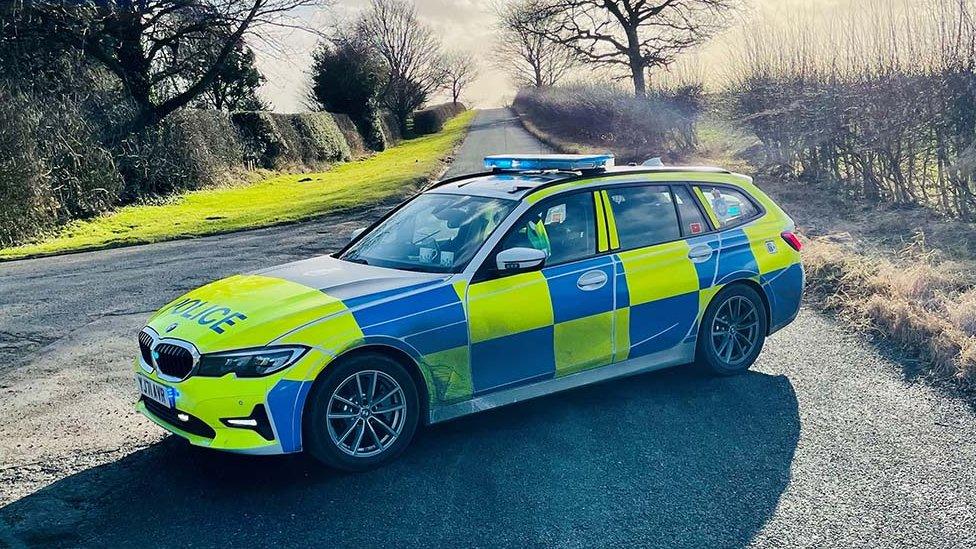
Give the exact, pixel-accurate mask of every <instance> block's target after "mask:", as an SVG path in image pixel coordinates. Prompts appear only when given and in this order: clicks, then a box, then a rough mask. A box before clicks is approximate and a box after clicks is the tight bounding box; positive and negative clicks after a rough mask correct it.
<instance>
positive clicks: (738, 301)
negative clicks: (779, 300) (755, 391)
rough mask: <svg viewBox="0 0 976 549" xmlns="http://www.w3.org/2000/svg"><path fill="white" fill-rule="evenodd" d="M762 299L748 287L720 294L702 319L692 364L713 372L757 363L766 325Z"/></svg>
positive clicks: (730, 371) (729, 371)
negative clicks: (694, 363) (694, 362)
mask: <svg viewBox="0 0 976 549" xmlns="http://www.w3.org/2000/svg"><path fill="white" fill-rule="evenodd" d="M768 322H769V321H768V319H767V318H766V308H765V307H764V306H763V302H762V298H761V297H760V296H759V294H758V293H757V292H756V290H754V289H752V288H751V287H749V286H745V285H738V284H737V285H734V286H729V287H727V288H725V289H723V290H722V291H720V292H719V293H718V294H717V295H716V296H715V298H714V299H712V303H711V304H709V306H708V309H706V310H705V315H704V316H703V317H702V322H701V328H700V329H699V332H698V349H697V353H696V359H695V361H696V362H697V363H698V364H699V365H700V366H703V367H705V368H708V369H709V370H711V371H712V372H715V373H717V374H720V375H731V374H737V373H740V372H744V371H746V370H748V369H749V367H750V366H752V364H753V363H754V362H755V361H756V358H757V357H758V356H759V352H760V351H762V348H763V343H764V342H765V340H766V331H767V326H768Z"/></svg>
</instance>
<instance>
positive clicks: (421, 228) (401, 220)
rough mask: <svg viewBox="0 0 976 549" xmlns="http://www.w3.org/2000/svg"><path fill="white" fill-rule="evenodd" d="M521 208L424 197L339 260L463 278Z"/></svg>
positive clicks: (457, 198) (500, 202)
mask: <svg viewBox="0 0 976 549" xmlns="http://www.w3.org/2000/svg"><path fill="white" fill-rule="evenodd" d="M516 204H517V202H515V201H514V200H504V199H499V198H486V197H480V196H465V195H453V194H435V193H431V194H423V195H420V196H418V197H417V198H415V199H414V200H413V201H411V202H410V203H409V204H407V205H406V206H404V207H402V208H400V209H399V210H398V211H397V212H396V213H394V214H393V215H392V216H390V217H389V218H388V219H386V220H385V221H384V222H383V223H381V224H380V225H379V226H377V227H376V228H374V229H373V230H372V231H370V232H369V233H368V234H366V235H364V236H363V237H362V238H361V239H360V240H359V241H357V242H356V243H355V244H354V245H353V246H352V247H350V248H349V249H348V250H346V252H345V253H343V254H342V255H341V256H340V257H339V258H340V259H343V260H346V261H352V262H354V263H364V264H367V265H377V266H380V267H388V268H392V269H403V270H408V271H421V272H431V273H451V272H459V271H460V270H462V269H464V267H465V265H467V264H468V262H469V261H471V258H472V257H474V255H475V254H476V253H477V252H478V250H479V249H480V248H481V246H482V245H484V243H485V241H486V240H487V239H488V237H489V236H491V233H492V232H494V230H495V229H496V228H497V227H498V225H499V224H500V223H501V222H502V221H503V220H504V219H505V218H506V217H508V214H510V213H511V211H512V209H513V208H514V207H515V205H516Z"/></svg>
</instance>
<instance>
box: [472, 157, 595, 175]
mask: <svg viewBox="0 0 976 549" xmlns="http://www.w3.org/2000/svg"><path fill="white" fill-rule="evenodd" d="M612 167H613V155H612V154H535V155H529V154H515V155H512V154H497V155H493V156H486V157H485V169H486V170H492V171H516V172H529V171H547V170H558V171H570V172H579V171H590V170H605V169H607V168H612Z"/></svg>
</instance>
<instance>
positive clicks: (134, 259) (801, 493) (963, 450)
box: [0, 110, 976, 547]
mask: <svg viewBox="0 0 976 549" xmlns="http://www.w3.org/2000/svg"><path fill="white" fill-rule="evenodd" d="M530 147H532V148H537V149H538V150H542V147H541V145H539V144H537V143H535V141H534V140H533V139H532V138H531V137H530V136H529V135H528V134H526V133H525V132H524V131H522V130H521V129H520V128H519V126H518V124H517V121H515V120H513V119H512V117H511V113H510V112H508V111H506V110H494V111H483V112H481V113H480V114H479V115H478V117H477V119H476V121H475V123H474V126H473V128H472V133H471V137H470V138H469V139H468V140H467V142H466V143H465V145H464V147H463V148H462V150H461V151H460V153H459V158H458V160H457V164H456V165H461V166H465V167H471V168H477V167H478V164H479V161H480V157H481V156H482V155H483V154H487V153H494V152H506V149H507V150H509V151H518V150H526V149H529V148H530ZM381 210H382V208H376V209H373V210H371V211H366V212H359V213H355V214H350V215H344V216H335V217H332V218H328V219H323V220H319V221H314V222H309V223H303V224H298V225H291V226H286V227H277V228H271V229H264V230H257V231H249V232H243V233H236V234H229V235H222V236H215V237H209V238H200V239H196V240H185V241H180V242H170V243H163V244H155V245H149V246H140V247H133V248H124V249H117V250H107V251H98V252H92V253H84V254H76V255H68V256H62V257H53V258H46V259H38V260H31V261H21V262H15V263H7V264H2V265H0V338H2V339H0V349H2V350H3V352H4V353H5V360H4V361H2V362H0V505H2V507H0V547H2V546H4V545H5V544H6V545H11V546H20V545H71V546H74V545H84V546H96V545H100V546H120V545H135V544H138V543H152V544H154V545H157V546H185V545H195V546H212V545H229V544H233V545H239V546H243V545H258V544H261V545H266V544H272V543H274V544H279V545H285V546H306V545H309V544H313V543H314V544H316V545H322V546H330V545H342V546H355V547H381V546H421V545H430V546H457V545H461V546H495V545H500V546H551V545H559V546H570V547H589V546H611V545H624V544H627V545H638V546H670V547H741V546H747V545H754V546H759V547H795V546H808V547H814V546H815V547H850V546H858V547H868V546H904V545H914V546H925V547H964V546H968V547H973V546H976V531H974V525H976V465H974V464H976V419H974V415H973V412H972V410H971V409H970V408H969V407H967V405H965V404H964V403H962V402H960V401H957V400H953V399H951V398H949V397H945V396H942V395H940V394H939V393H938V392H937V391H935V390H933V389H931V388H929V387H927V386H926V385H924V384H920V383H914V382H910V381H906V379H905V374H903V371H904V370H903V366H902V365H900V364H899V363H898V362H897V361H895V360H892V359H890V358H886V357H885V356H883V355H882V354H879V352H878V351H877V350H876V349H875V348H874V347H873V346H871V345H870V344H868V343H867V342H865V341H864V340H863V339H862V338H860V337H858V336H856V335H853V334H851V333H849V332H848V331H846V330H845V329H844V328H843V327H842V326H841V325H840V324H838V323H837V322H835V321H834V320H831V319H829V318H827V317H824V316H822V315H820V314H818V313H815V312H812V311H809V310H804V311H802V312H801V314H800V316H799V318H798V319H797V321H796V322H795V323H794V324H793V325H792V326H790V327H789V328H787V329H786V330H783V331H782V332H780V333H778V334H776V335H775V336H773V337H772V338H771V339H770V340H769V342H768V346H767V348H766V349H765V350H764V352H763V354H762V356H761V357H760V360H759V362H758V364H757V366H756V367H755V371H753V372H750V373H748V374H746V375H742V376H738V377H731V378H713V377H707V376H704V375H701V374H698V373H696V372H695V371H693V370H691V369H688V368H679V369H674V370H670V371H664V372H657V373H652V374H648V375H643V376H639V377H634V378H629V379H623V380H618V381H613V382H609V383H605V384H602V385H597V386H591V387H586V388H582V389H578V390H575V391H571V392H567V393H563V394H558V395H554V396H551V397H547V398H543V399H540V400H535V401H531V402H527V403H522V404H518V405H514V406H510V407H506V408H502V409H498V410H494V411H490V412H487V413H483V414H480V415H477V416H471V417H467V418H463V419H460V420H457V421H453V422H450V423H447V424H443V425H439V426H435V427H432V428H430V429H427V430H425V431H423V432H421V433H420V434H419V436H418V437H417V439H416V440H415V442H414V444H413V445H412V447H411V448H410V449H408V451H407V452H406V453H405V454H404V456H403V457H402V458H401V459H400V460H399V461H397V462H395V463H393V464H391V465H389V466H387V467H385V468H382V469H380V470H377V471H373V472H369V473H363V474H340V473H336V472H332V471H328V470H323V469H321V468H319V467H318V466H317V465H316V464H315V463H314V462H312V461H310V460H309V459H307V458H305V457H302V456H283V457H270V458H251V457H243V456H236V455H227V454H218V453H210V452H207V451H203V450H199V449H192V448H189V447H187V446H186V445H184V444H182V443H181V442H180V441H179V440H178V439H176V438H174V437H164V436H163V433H162V432H161V431H160V430H159V429H158V428H156V427H155V426H154V425H152V424H150V423H149V421H148V420H145V419H143V418H141V417H139V416H137V415H136V414H135V413H134V412H133V411H132V408H131V404H132V401H133V399H134V396H135V395H134V391H135V389H134V386H133V383H132V380H131V378H132V373H131V366H130V364H131V361H132V359H133V357H134V356H135V353H136V340H135V336H136V333H137V331H138V330H139V329H140V328H141V327H142V325H143V324H142V323H143V322H144V320H145V319H146V317H147V316H148V315H149V313H150V311H152V310H154V309H155V308H157V307H158V306H160V305H162V304H163V303H165V302H166V301H168V300H169V299H170V298H172V297H174V296H176V295H178V294H180V293H182V292H184V291H186V290H189V289H190V288H193V287H195V286H198V285H200V284H203V283H205V282H208V281H210V280H212V279H215V278H219V277H222V276H225V275H229V274H232V273H236V272H241V271H248V270H251V269H257V268H259V267H263V266H267V265H272V264H275V263H280V262H284V261H289V260H294V259H299V258H303V257H308V256H310V255H313V254H319V253H324V252H327V251H330V250H334V249H336V248H337V247H339V246H340V245H341V244H342V243H343V241H344V240H345V238H346V235H347V234H348V233H349V231H350V230H352V229H353V228H356V227H359V226H362V225H364V224H365V223H367V222H368V220H369V219H371V218H374V217H375V216H377V215H379V213H380V211H381Z"/></svg>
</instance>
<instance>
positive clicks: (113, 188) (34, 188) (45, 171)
mask: <svg viewBox="0 0 976 549" xmlns="http://www.w3.org/2000/svg"><path fill="white" fill-rule="evenodd" d="M0 128H2V131H0V246H6V245H11V244H14V243H17V242H19V241H20V240H22V239H23V238H25V237H29V236H33V235H36V234H39V233H42V232H44V231H45V230H48V229H50V228H52V227H54V226H56V225H57V224H59V223H61V222H63V221H65V220H68V219H71V218H74V217H84V216H91V215H94V214H97V213H99V212H102V211H105V210H107V209H108V208H110V207H111V206H112V205H113V204H114V203H115V202H116V201H117V200H118V196H119V192H120V191H121V189H122V179H121V177H120V175H119V173H118V171H117V169H116V166H115V162H114V160H113V158H112V155H111V154H110V153H109V151H108V150H106V149H105V148H104V147H103V146H102V145H101V144H100V143H99V142H98V140H97V139H96V137H95V134H96V132H95V131H94V129H93V128H92V127H91V126H90V125H89V124H88V122H87V120H86V118H85V116H84V115H83V113H82V112H81V110H80V109H79V108H78V106H77V105H73V104H70V103H67V102H64V101H60V100H57V99H50V98H48V99H45V100H44V101H38V100H36V98H34V97H31V96H28V95H24V94H19V93H16V94H15V93H10V92H7V91H6V90H3V89H0Z"/></svg>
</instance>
